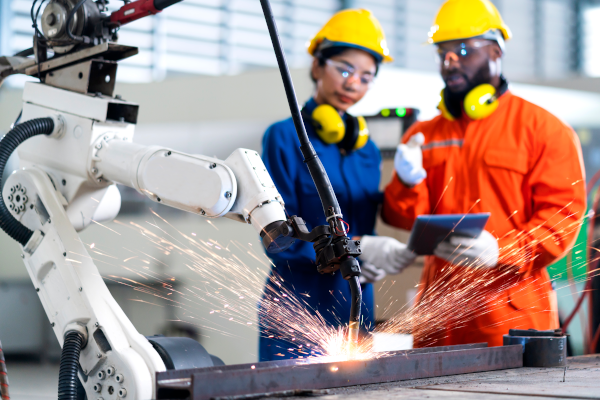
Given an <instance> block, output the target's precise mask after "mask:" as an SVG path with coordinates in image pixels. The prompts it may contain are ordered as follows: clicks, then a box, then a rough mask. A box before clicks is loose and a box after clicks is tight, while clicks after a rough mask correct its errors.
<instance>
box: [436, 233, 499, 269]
mask: <svg viewBox="0 0 600 400" xmlns="http://www.w3.org/2000/svg"><path fill="white" fill-rule="evenodd" d="M433 254H435V255H436V256H438V257H439V258H442V259H444V260H446V261H448V262H451V263H452V264H454V265H464V266H467V267H473V268H493V267H495V266H496V265H497V264H498V256H499V254H500V249H499V248H498V240H497V239H496V238H495V237H494V235H492V234H491V233H489V232H488V231H483V232H481V235H479V237H476V238H466V237H459V236H453V237H451V238H450V241H443V242H441V243H440V244H439V245H438V246H437V247H436V249H435V250H434V252H433Z"/></svg>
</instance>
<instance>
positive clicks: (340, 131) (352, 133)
mask: <svg viewBox="0 0 600 400" xmlns="http://www.w3.org/2000/svg"><path fill="white" fill-rule="evenodd" d="M302 114H303V116H304V118H306V119H308V120H310V122H311V124H312V126H313V127H314V128H315V131H316V132H317V135H319V137H320V138H321V140H323V141H324V142H325V143H327V144H337V145H338V146H339V147H340V148H341V149H343V150H345V151H346V152H350V151H352V150H358V149H361V148H363V147H364V146H365V145H366V144H367V142H368V140H369V129H368V128H367V122H366V121H365V119H364V118H363V117H354V116H352V115H350V114H348V115H347V118H346V123H345V124H344V120H343V119H342V117H341V116H340V114H339V113H338V111H337V110H336V109H335V108H334V107H332V106H331V105H329V104H322V105H320V106H317V107H316V108H315V109H314V111H313V112H312V115H310V116H308V115H307V114H308V113H307V112H305V111H304V110H303V112H302ZM307 117H309V118H307Z"/></svg>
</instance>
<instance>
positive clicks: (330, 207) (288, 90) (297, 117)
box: [260, 0, 342, 217]
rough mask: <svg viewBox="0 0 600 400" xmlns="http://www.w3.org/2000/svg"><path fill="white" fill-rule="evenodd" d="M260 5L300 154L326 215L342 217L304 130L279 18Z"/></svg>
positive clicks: (264, 0)
mask: <svg viewBox="0 0 600 400" xmlns="http://www.w3.org/2000/svg"><path fill="white" fill-rule="evenodd" d="M260 4H261V6H262V9H263V13H264V14H265V20H266V22H267V27H268V28H269V36H271V42H272V43H273V49H274V50H275V57H277V65H278V66H279V72H280V73H281V79H282V80H283V87H284V88H285V94H286V96H287V100H288V104H289V106H290V112H291V114H292V120H293V121H294V126H295V127H296V133H297V134H298V139H299V140H300V151H301V152H302V156H303V157H304V162H305V163H306V166H307V167H308V171H309V172H310V176H311V177H312V179H313V181H314V183H315V186H316V188H317V192H318V193H319V198H320V199H321V204H322V205H323V210H324V211H325V215H326V216H328V217H329V216H330V215H329V213H331V212H333V214H334V215H341V214H342V211H341V210H340V205H339V203H338V201H337V198H336V196H335V193H334V192H333V188H332V187H331V182H330V181H329V177H328V176H327V172H326V171H325V168H324V167H323V164H322V163H321V160H320V159H319V156H318V155H317V152H316V151H315V149H314V148H313V147H312V144H311V143H310V139H309V138H308V134H307V133H306V128H305V127H304V122H303V121H302V115H301V112H300V105H299V104H298V99H297V98H296V92H295V90H294V83H293V81H292V76H291V75H290V69H289V68H288V65H287V61H286V59H285V54H284V52H283V47H282V45H281V40H280V39H279V33H278V32H277V24H276V23H275V16H274V15H273V10H272V9H271V4H270V2H269V0H260Z"/></svg>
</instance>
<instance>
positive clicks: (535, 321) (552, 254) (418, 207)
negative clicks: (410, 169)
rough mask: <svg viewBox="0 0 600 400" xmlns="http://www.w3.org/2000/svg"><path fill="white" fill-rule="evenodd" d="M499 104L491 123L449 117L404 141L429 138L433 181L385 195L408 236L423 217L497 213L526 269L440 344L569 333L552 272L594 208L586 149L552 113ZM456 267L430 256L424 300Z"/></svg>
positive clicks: (511, 98)
mask: <svg viewBox="0 0 600 400" xmlns="http://www.w3.org/2000/svg"><path fill="white" fill-rule="evenodd" d="M499 102H500V104H499V107H498V109H497V110H496V111H495V112H494V113H493V114H492V115H491V116H489V117H488V118H485V119H483V120H477V121H475V120H470V119H469V118H468V117H467V116H466V115H465V114H463V116H462V117H461V118H458V119H457V120H455V121H449V120H447V119H445V118H444V117H442V116H441V115H440V116H438V117H436V118H434V119H432V120H430V121H426V122H418V123H416V124H415V125H414V126H412V127H411V128H410V130H409V131H408V132H407V133H406V135H405V136H404V138H403V142H407V141H408V140H409V138H410V137H411V136H412V135H414V134H416V133H418V132H422V133H423V135H424V136H425V143H424V145H423V147H422V150H423V167H424V168H425V170H426V171H427V178H426V179H425V181H423V182H422V183H420V184H418V185H416V186H415V187H413V188H409V187H407V186H405V185H404V184H403V183H402V182H401V181H400V180H399V178H398V176H397V174H396V173H394V177H393V180H392V182H391V183H390V184H389V185H388V187H387V188H386V190H385V196H384V205H383V209H382V216H383V219H384V221H386V222H387V223H388V224H391V225H393V226H396V227H398V228H402V229H406V230H410V229H412V226H413V223H414V221H415V218H416V217H417V216H418V215H421V214H465V213H478V212H490V213H491V217H490V219H489V221H488V223H487V225H486V228H485V229H486V230H487V231H489V232H490V233H492V234H493V235H494V236H495V237H496V238H499V240H498V245H499V248H500V257H499V265H503V266H507V265H512V266H514V269H515V271H518V272H517V273H516V276H517V278H516V284H514V285H513V284H511V285H512V286H511V287H510V288H509V289H500V290H501V291H500V293H501V297H500V303H501V304H500V306H498V305H495V306H494V307H491V306H490V307H489V308H488V309H486V310H482V312H480V313H478V316H476V317H475V318H474V319H471V320H470V321H467V322H466V323H465V324H460V325H462V326H461V327H453V326H445V328H444V329H445V331H443V332H442V334H441V335H439V337H440V339H439V341H437V342H436V343H435V345H451V344H465V343H477V342H487V343H488V344H489V345H490V346H501V345H502V335H504V334H508V330H509V329H510V328H520V329H529V328H533V329H556V328H558V327H559V325H558V313H557V306H556V295H555V293H554V291H553V289H552V286H551V282H550V279H549V275H548V272H547V271H546V267H547V266H548V265H549V264H551V263H552V262H553V261H555V260H556V259H557V258H559V257H561V256H562V255H563V254H565V253H566V252H567V251H568V250H569V249H570V248H571V247H572V245H573V243H574V241H575V238H576V236H577V233H578V232H579V228H580V226H581V222H582V219H583V217H584V214H585V211H586V196H585V177H584V172H583V171H584V170H583V163H582V157H581V147H580V143H579V140H578V138H577V136H576V134H575V133H574V132H573V130H572V129H571V128H570V127H568V126H567V125H565V124H564V123H563V122H561V121H560V120H559V119H558V118H556V117H555V116H553V115H552V114H550V113H549V112H547V111H546V110H544V109H542V108H540V107H538V106H535V105H533V104H531V103H529V102H527V101H525V100H523V99H521V98H519V97H517V96H515V95H513V94H512V93H510V92H506V93H505V94H504V95H503V96H501V97H500V99H499ZM478 200H479V202H478ZM515 260H517V261H515ZM447 264H448V263H447V262H446V261H445V260H442V259H440V258H437V257H435V256H428V257H426V261H425V269H424V271H423V275H422V278H421V284H420V285H419V287H420V290H419V293H420V296H423V295H424V293H427V288H428V287H430V286H431V285H432V284H433V283H434V282H435V279H436V276H438V277H439V275H440V271H442V269H443V268H444V267H445V266H446V265H447ZM515 264H516V265H515ZM460 271H461V268H460V267H457V273H460ZM463 271H464V270H463ZM463 274H464V273H463ZM465 276H468V275H465ZM513 276H515V274H513ZM497 286H498V287H499V286H501V285H497ZM482 290H483V289H482ZM481 293H482V296H484V295H485V294H484V292H483V291H482V292H481ZM430 294H431V295H433V296H435V295H436V293H435V292H434V291H432V292H431V293H430ZM440 301H443V299H440ZM415 340H416V342H417V343H416V345H417V346H419V343H418V339H417V338H415ZM420 345H421V346H423V345H428V344H427V343H420Z"/></svg>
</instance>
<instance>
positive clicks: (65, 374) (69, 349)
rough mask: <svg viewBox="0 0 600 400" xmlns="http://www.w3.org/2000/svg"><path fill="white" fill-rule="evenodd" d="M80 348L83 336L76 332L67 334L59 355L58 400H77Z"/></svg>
mask: <svg viewBox="0 0 600 400" xmlns="http://www.w3.org/2000/svg"><path fill="white" fill-rule="evenodd" d="M82 347H83V335H82V334H81V333H80V332H77V331H70V332H67V334H66V335H65V342H64V344H63V349H62V353H61V355H60V370H59V373H58V400H77V383H78V381H79V378H78V377H77V371H78V370H79V356H80V355H81V348H82Z"/></svg>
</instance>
